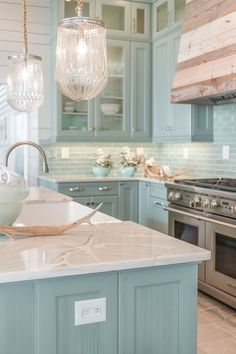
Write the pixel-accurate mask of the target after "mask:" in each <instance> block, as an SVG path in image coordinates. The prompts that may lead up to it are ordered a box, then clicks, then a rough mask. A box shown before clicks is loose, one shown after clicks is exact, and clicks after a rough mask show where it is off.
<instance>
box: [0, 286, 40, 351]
mask: <svg viewBox="0 0 236 354" xmlns="http://www.w3.org/2000/svg"><path fill="white" fill-rule="evenodd" d="M35 309H36V304H35V286H34V283H33V282H20V283H10V284H0V354H35V353H36V351H35V331H36V327H35V323H36V310H35Z"/></svg>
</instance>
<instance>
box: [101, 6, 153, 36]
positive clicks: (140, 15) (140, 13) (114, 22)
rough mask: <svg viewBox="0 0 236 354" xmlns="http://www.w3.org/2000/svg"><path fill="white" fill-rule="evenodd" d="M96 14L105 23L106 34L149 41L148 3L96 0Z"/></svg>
mask: <svg viewBox="0 0 236 354" xmlns="http://www.w3.org/2000/svg"><path fill="white" fill-rule="evenodd" d="M96 5H97V16H98V17H99V18H100V19H102V21H103V22H104V23H105V24H106V28H107V36H108V37H111V38H121V39H122V38H126V39H129V40H130V39H132V40H133V39H135V40H141V41H150V33H151V31H150V29H151V28H150V9H151V5H150V4H147V3H146V4H144V3H140V2H131V1H123V0H97V1H96Z"/></svg>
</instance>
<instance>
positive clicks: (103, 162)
mask: <svg viewBox="0 0 236 354" xmlns="http://www.w3.org/2000/svg"><path fill="white" fill-rule="evenodd" d="M95 155H96V166H100V167H106V168H111V167H112V166H113V162H112V158H111V154H106V153H104V151H103V150H102V149H98V150H97V151H96V152H95Z"/></svg>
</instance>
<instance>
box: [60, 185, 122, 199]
mask: <svg viewBox="0 0 236 354" xmlns="http://www.w3.org/2000/svg"><path fill="white" fill-rule="evenodd" d="M58 192H60V193H63V194H66V195H69V196H71V197H79V196H106V195H118V183H116V182H96V183H95V182H92V183H83V182H78V183H63V184H60V185H59V186H58Z"/></svg>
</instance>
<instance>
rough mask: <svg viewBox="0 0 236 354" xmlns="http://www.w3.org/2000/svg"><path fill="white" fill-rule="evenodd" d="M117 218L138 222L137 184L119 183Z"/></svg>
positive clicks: (130, 182) (134, 182)
mask: <svg viewBox="0 0 236 354" xmlns="http://www.w3.org/2000/svg"><path fill="white" fill-rule="evenodd" d="M119 196H120V202H119V209H120V212H119V218H120V219H121V220H132V221H135V222H138V182H136V181H122V182H119Z"/></svg>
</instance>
